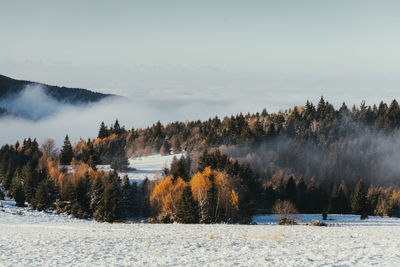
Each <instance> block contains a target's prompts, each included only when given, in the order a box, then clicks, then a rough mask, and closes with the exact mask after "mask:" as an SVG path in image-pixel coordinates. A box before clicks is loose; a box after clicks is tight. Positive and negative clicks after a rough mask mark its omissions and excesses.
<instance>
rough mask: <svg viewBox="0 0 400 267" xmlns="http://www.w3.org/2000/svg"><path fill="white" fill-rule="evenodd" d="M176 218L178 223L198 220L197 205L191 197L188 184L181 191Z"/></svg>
mask: <svg viewBox="0 0 400 267" xmlns="http://www.w3.org/2000/svg"><path fill="white" fill-rule="evenodd" d="M176 218H177V222H179V223H198V222H199V207H198V204H197V202H196V201H195V200H194V198H193V195H192V189H191V187H190V186H186V187H185V188H184V189H183V191H182V194H181V197H180V199H179V202H178V205H177V211H176Z"/></svg>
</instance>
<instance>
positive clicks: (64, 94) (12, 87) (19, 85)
mask: <svg viewBox="0 0 400 267" xmlns="http://www.w3.org/2000/svg"><path fill="white" fill-rule="evenodd" d="M29 85H30V86H41V87H42V88H43V90H44V92H45V93H46V94H47V95H48V96H50V97H52V98H54V99H55V100H57V101H60V102H66V103H70V104H73V105H79V104H87V103H91V102H97V101H100V100H102V99H103V98H105V97H108V96H111V95H110V94H102V93H98V92H92V91H89V90H86V89H80V88H67V87H64V86H63V87H59V86H53V85H47V84H42V83H37V82H31V81H24V80H15V79H12V78H9V77H6V76H3V75H0V99H2V98H4V97H8V96H11V95H16V94H18V93H21V92H22V91H23V90H24V89H25V88H27V86H29ZM1 113H2V112H1V110H0V115H1Z"/></svg>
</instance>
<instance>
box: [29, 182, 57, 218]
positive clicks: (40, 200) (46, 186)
mask: <svg viewBox="0 0 400 267" xmlns="http://www.w3.org/2000/svg"><path fill="white" fill-rule="evenodd" d="M56 198H57V188H56V186H55V184H54V182H53V180H51V179H46V180H43V181H42V182H41V183H40V184H39V187H38V190H37V191H36V194H35V199H34V207H35V208H36V209H37V210H39V211H42V210H45V209H49V208H51V207H53V204H54V202H55V201H56Z"/></svg>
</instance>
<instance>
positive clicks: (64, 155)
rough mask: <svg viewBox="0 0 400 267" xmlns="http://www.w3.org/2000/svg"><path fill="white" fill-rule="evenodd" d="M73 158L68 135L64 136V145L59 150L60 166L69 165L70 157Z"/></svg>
mask: <svg viewBox="0 0 400 267" xmlns="http://www.w3.org/2000/svg"><path fill="white" fill-rule="evenodd" d="M73 156H74V152H73V151H72V145H71V142H70V141H69V137H68V135H66V136H65V139H64V145H63V147H62V149H61V158H60V161H61V164H63V165H69V164H70V163H71V160H72V157H73Z"/></svg>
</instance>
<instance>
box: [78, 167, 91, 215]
mask: <svg viewBox="0 0 400 267" xmlns="http://www.w3.org/2000/svg"><path fill="white" fill-rule="evenodd" d="M75 196H76V205H77V206H78V216H77V217H79V218H88V217H89V214H90V180H89V174H88V173H86V174H85V177H83V178H81V179H79V180H78V183H77V184H76V187H75Z"/></svg>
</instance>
